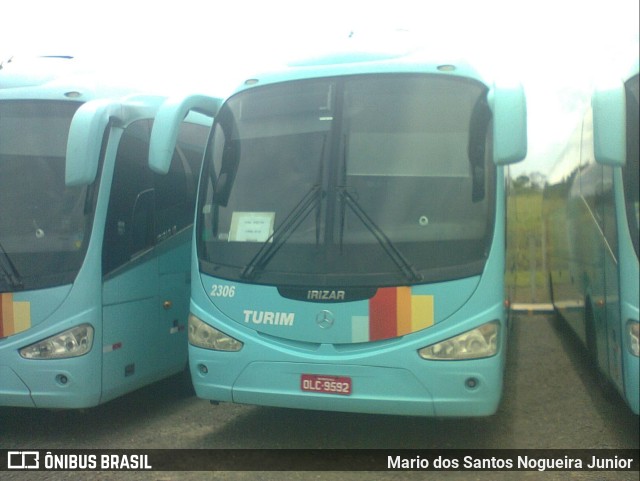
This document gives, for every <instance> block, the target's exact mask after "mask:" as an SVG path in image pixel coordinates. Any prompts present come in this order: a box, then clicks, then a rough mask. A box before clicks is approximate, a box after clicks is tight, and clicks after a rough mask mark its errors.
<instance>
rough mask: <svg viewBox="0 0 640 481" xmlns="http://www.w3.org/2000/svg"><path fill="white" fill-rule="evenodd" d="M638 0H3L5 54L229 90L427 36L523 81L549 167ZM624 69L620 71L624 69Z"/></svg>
mask: <svg viewBox="0 0 640 481" xmlns="http://www.w3.org/2000/svg"><path fill="white" fill-rule="evenodd" d="M638 3H639V2H638V0H602V1H589V0H582V1H578V0H555V1H551V0H537V1H535V2H525V1H521V0H520V1H513V0H511V1H509V0H484V1H482V0H480V1H472V0H469V1H464V2H456V1H453V0H447V1H440V2H435V1H428V2H425V1H419V0H413V1H410V0H391V1H388V0H385V1H376V0H364V1H360V0H322V1H310V0H307V1H304V0H274V1H264V0H262V1H258V0H244V1H236V0H229V1H226V2H223V1H220V0H180V1H177V2H159V1H157V0H155V1H146V0H109V1H101V2H91V1H90V0H55V1H51V0H49V1H47V0H5V1H4V2H3V6H2V9H1V12H2V13H1V16H0V61H2V60H6V59H7V58H9V57H11V56H15V58H16V59H17V58H20V57H23V56H28V55H73V56H76V57H78V58H81V59H85V60H87V61H90V62H95V64H96V65H101V66H102V67H105V66H110V68H111V69H112V70H113V71H118V72H123V74H122V75H125V76H127V77H128V76H130V77H131V78H132V79H133V78H144V79H146V80H145V81H146V82H150V83H153V84H154V87H157V88H162V89H166V90H171V89H173V88H174V87H175V88H178V89H180V90H184V89H191V90H197V91H202V92H209V93H214V94H218V95H222V94H226V93H228V92H229V91H230V89H231V88H232V87H233V86H234V85H237V84H239V83H240V82H242V80H244V78H246V76H248V75H251V73H252V72H254V71H260V70H263V69H266V68H270V66H272V65H277V64H280V63H283V62H285V61H286V60H288V59H291V58H300V57H304V56H309V55H312V54H317V53H321V52H322V51H326V50H335V49H338V48H350V47H351V46H353V45H355V46H357V47H358V48H360V47H361V46H365V47H367V48H377V49H380V48H389V47H390V46H399V47H401V48H406V49H410V48H414V47H422V48H426V49H428V50H432V51H433V52H434V53H437V54H438V55H439V56H443V55H445V56H446V55H451V56H452V58H458V57H463V58H465V59H467V60H469V61H471V63H474V62H475V63H479V64H480V65H482V66H489V67H490V68H491V69H493V70H494V71H496V72H507V73H509V74H510V75H514V76H516V77H517V78H519V79H520V80H521V82H522V83H523V85H524V87H525V91H526V94H527V101H528V112H529V155H528V157H527V159H526V160H525V162H524V163H523V164H521V166H520V168H519V170H521V171H527V172H531V171H535V170H538V171H542V172H545V171H547V170H548V168H549V167H550V165H551V164H552V163H553V161H554V160H555V157H556V156H557V155H558V151H559V149H560V148H561V146H562V142H563V140H564V139H566V138H567V137H568V135H569V133H570V132H571V130H572V129H573V126H574V124H575V122H576V121H577V119H578V118H579V116H580V113H581V112H582V110H583V109H584V108H585V106H586V104H587V102H588V93H589V92H590V90H591V89H592V88H593V86H594V84H595V83H596V78H597V77H598V76H599V75H602V74H611V75H619V74H621V72H620V69H623V70H624V69H625V68H627V67H628V66H629V65H630V63H631V61H632V59H633V58H637V56H638V16H639V12H638ZM619 72H620V73H619Z"/></svg>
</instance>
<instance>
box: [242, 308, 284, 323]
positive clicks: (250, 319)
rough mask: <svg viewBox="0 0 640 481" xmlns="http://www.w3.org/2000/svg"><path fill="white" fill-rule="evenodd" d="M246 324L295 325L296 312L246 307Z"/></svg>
mask: <svg viewBox="0 0 640 481" xmlns="http://www.w3.org/2000/svg"><path fill="white" fill-rule="evenodd" d="M242 312H243V313H244V322H245V324H268V325H272V326H293V322H294V320H295V313H293V312H271V311H252V310H250V309H245V310H244V311H242Z"/></svg>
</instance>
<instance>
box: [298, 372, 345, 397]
mask: <svg viewBox="0 0 640 481" xmlns="http://www.w3.org/2000/svg"><path fill="white" fill-rule="evenodd" d="M300 389H302V390H303V391H305V392H318V393H324V394H340V395H342V396H349V395H350V394H351V378H350V377H345V376H324V375H318V374H303V375H302V376H300Z"/></svg>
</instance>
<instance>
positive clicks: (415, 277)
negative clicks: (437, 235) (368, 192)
mask: <svg viewBox="0 0 640 481" xmlns="http://www.w3.org/2000/svg"><path fill="white" fill-rule="evenodd" d="M340 194H341V197H342V201H343V202H344V203H345V204H346V205H347V206H349V208H350V209H351V210H352V211H353V213H354V214H355V215H356V217H358V219H360V221H361V222H362V223H363V224H364V225H365V227H366V228H367V229H369V232H371V233H372V234H373V236H374V237H375V238H376V240H377V241H378V243H379V244H380V246H381V247H382V249H383V250H384V251H385V253H386V254H387V255H388V256H389V258H390V259H391V260H392V261H393V263H394V264H395V265H396V266H397V267H398V269H400V271H401V272H402V274H403V275H404V276H405V278H406V279H407V280H408V281H409V282H419V281H421V280H423V279H424V277H423V276H422V274H420V273H419V272H417V271H416V270H415V268H414V267H413V266H412V265H411V263H410V262H409V261H408V260H407V259H406V257H404V256H403V255H402V253H401V252H400V251H399V250H398V248H397V247H396V246H395V245H394V244H393V242H391V239H389V237H387V235H386V234H385V233H384V231H383V230H382V229H380V227H378V225H377V224H376V223H375V222H374V221H373V219H372V218H371V217H369V215H367V213H366V212H365V211H364V209H362V207H361V206H360V204H359V203H358V201H357V200H356V199H354V198H353V196H352V195H351V194H349V192H347V190H346V189H345V188H344V187H342V188H341V193H340Z"/></svg>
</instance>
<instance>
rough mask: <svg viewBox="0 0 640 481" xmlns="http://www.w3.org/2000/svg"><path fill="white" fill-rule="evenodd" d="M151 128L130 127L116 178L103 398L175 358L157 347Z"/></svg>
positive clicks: (106, 263)
mask: <svg viewBox="0 0 640 481" xmlns="http://www.w3.org/2000/svg"><path fill="white" fill-rule="evenodd" d="M150 128H151V123H150V121H148V120H138V121H136V122H133V123H132V124H131V125H130V126H129V127H127V129H126V130H125V132H124V133H123V135H122V138H121V140H120V143H119V146H118V151H117V155H116V160H115V165H114V171H113V180H112V182H111V192H110V196H109V206H108V209H107V217H106V222H105V228H104V243H103V255H102V267H103V279H104V283H103V309H102V315H103V347H102V349H103V364H102V374H103V401H104V400H105V399H104V398H105V397H106V398H107V399H108V398H112V397H115V396H117V395H119V394H121V393H124V392H127V391H130V390H131V389H134V388H135V386H136V385H141V384H143V383H147V382H149V381H150V380H152V379H153V378H156V377H158V376H159V374H160V373H161V372H163V371H165V370H166V368H167V364H168V363H169V362H170V359H169V358H168V357H167V356H165V355H164V353H162V352H161V351H162V350H161V349H159V347H158V346H160V345H162V344H164V343H165V342H164V341H163V337H164V336H165V331H166V329H164V327H163V326H162V324H161V322H160V321H159V317H160V309H161V307H160V305H159V304H160V299H159V295H158V286H159V279H158V259H157V256H156V252H155V197H156V192H155V188H154V184H153V175H152V173H151V171H150V170H149V168H148V166H147V152H148V141H149V131H150ZM107 177H108V175H107Z"/></svg>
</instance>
